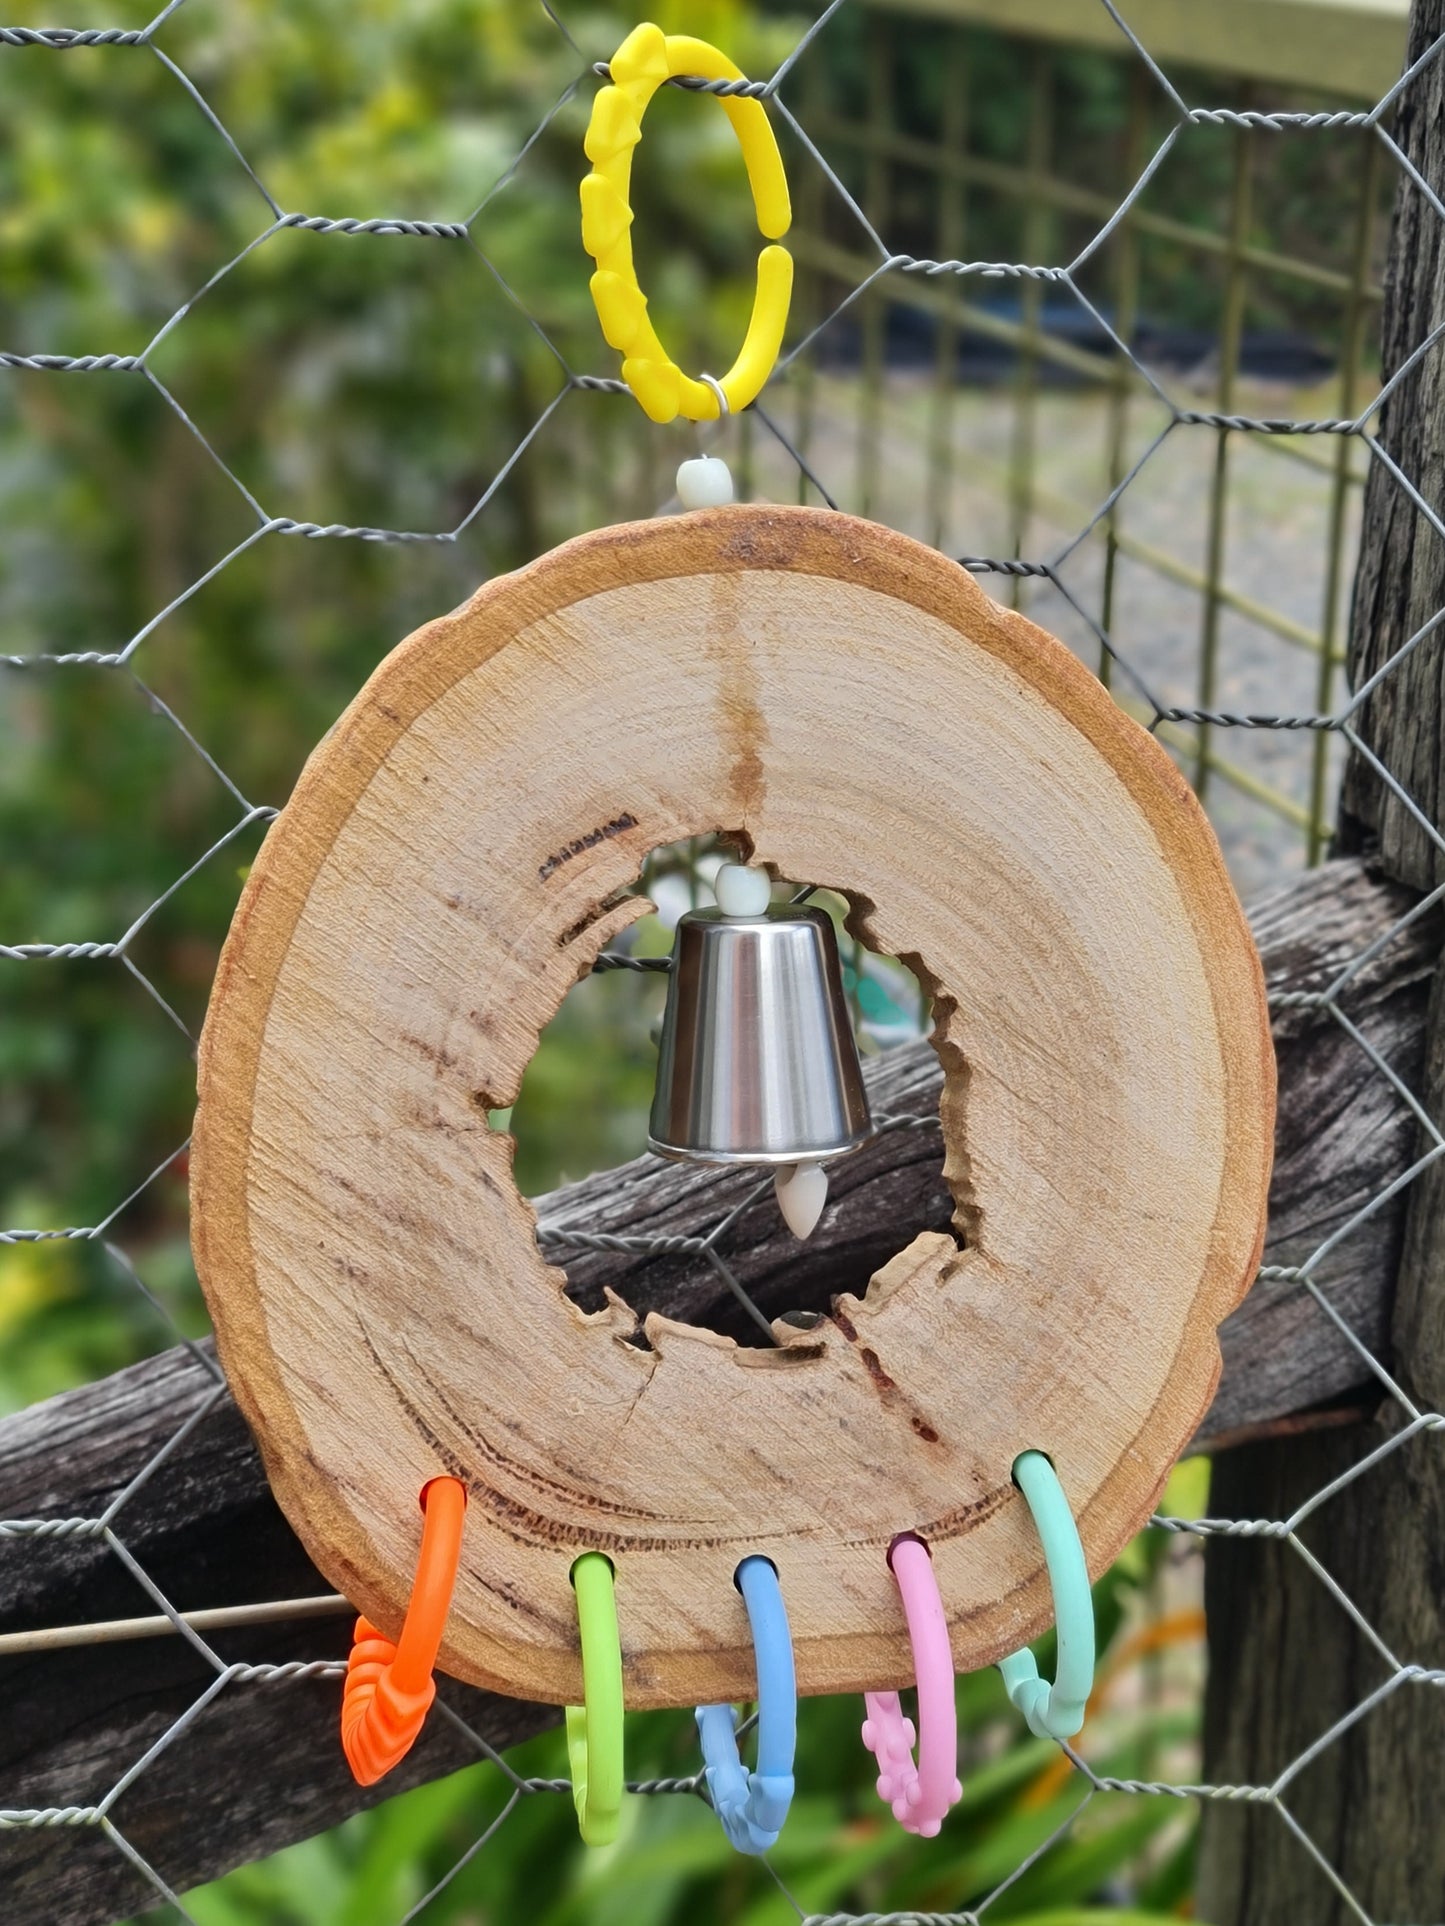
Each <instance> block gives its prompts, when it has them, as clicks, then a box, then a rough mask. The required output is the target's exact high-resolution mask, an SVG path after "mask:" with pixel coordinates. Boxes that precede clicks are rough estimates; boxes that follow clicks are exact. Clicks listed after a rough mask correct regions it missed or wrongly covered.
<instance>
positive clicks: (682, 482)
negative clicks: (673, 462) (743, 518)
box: [677, 455, 733, 508]
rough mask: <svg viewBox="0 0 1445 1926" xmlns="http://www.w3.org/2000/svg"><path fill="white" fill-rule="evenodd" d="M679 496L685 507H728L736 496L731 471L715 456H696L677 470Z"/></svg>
mask: <svg viewBox="0 0 1445 1926" xmlns="http://www.w3.org/2000/svg"><path fill="white" fill-rule="evenodd" d="M677 499H678V500H679V501H680V502H681V503H682V505H683V507H684V508H725V507H726V506H727V504H728V503H729V502H730V501H731V500H732V499H733V478H732V471H731V470H730V469H729V467H728V465H727V463H726V462H725V461H722V460H720V459H719V458H718V456H716V455H695V456H694V457H693V459H692V460H691V461H685V462H684V463H683V464H682V466H681V467H680V468H679V469H678V471H677Z"/></svg>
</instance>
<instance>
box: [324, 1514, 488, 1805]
mask: <svg viewBox="0 0 1445 1926" xmlns="http://www.w3.org/2000/svg"><path fill="white" fill-rule="evenodd" d="M421 1503H422V1527H421V1551H420V1552H419V1554H418V1556H417V1562H416V1577H415V1579H414V1580H413V1581H412V1588H411V1599H410V1602H409V1603H408V1605H407V1608H406V1619H405V1621H404V1623H403V1625H402V1628H401V1637H400V1639H398V1641H397V1642H396V1644H395V1645H393V1644H392V1642H391V1640H390V1639H389V1638H386V1637H384V1636H383V1635H382V1633H380V1632H379V1631H378V1630H377V1629H376V1627H375V1626H374V1625H373V1624H372V1623H371V1622H370V1620H368V1619H365V1618H359V1619H357V1621H356V1631H355V1633H354V1635H353V1639H352V1646H351V1656H350V1657H349V1658H348V1660H347V1661H346V1685H345V1688H344V1690H343V1692H342V1695H341V1746H342V1750H343V1751H344V1752H345V1754H346V1762H347V1764H348V1765H349V1766H350V1767H351V1771H352V1776H353V1777H354V1778H355V1780H356V1782H357V1784H358V1785H363V1786H370V1785H375V1783H376V1781H377V1780H378V1779H380V1778H382V1777H384V1776H385V1774H386V1773H388V1772H390V1771H391V1769H392V1767H393V1766H395V1765H399V1764H400V1762H401V1761H402V1760H403V1759H404V1758H405V1757H406V1755H407V1753H408V1752H410V1751H411V1748H412V1747H413V1745H415V1743H416V1740H417V1735H418V1734H419V1733H420V1731H421V1729H422V1725H423V1724H424V1722H425V1720H426V1715H427V1713H428V1712H429V1711H430V1710H431V1703H432V1700H433V1699H434V1698H435V1697H436V1691H437V1688H436V1680H435V1679H434V1678H433V1677H432V1668H433V1667H434V1666H435V1664H436V1659H437V1652H438V1650H439V1649H440V1647H441V1642H442V1633H443V1632H444V1631H445V1629H446V1622H447V1614H448V1612H450V1610H451V1606H452V1591H453V1589H454V1587H455V1585H456V1582H457V1566H458V1565H459V1563H460V1562H461V1552H462V1521H463V1520H464V1518H465V1517H466V1513H467V1491H466V1486H465V1485H464V1484H462V1482H461V1480H460V1479H458V1478H433V1479H432V1480H431V1482H430V1483H429V1484H428V1485H426V1486H425V1487H424V1488H423V1490H422V1494H421Z"/></svg>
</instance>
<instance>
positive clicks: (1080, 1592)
mask: <svg viewBox="0 0 1445 1926" xmlns="http://www.w3.org/2000/svg"><path fill="white" fill-rule="evenodd" d="M1013 1475H1014V1483H1015V1484H1016V1485H1017V1486H1018V1488H1019V1490H1020V1491H1021V1492H1022V1493H1023V1495H1024V1497H1025V1499H1026V1500H1027V1501H1028V1507H1029V1510H1030V1511H1031V1512H1032V1513H1033V1516H1034V1524H1035V1525H1036V1526H1037V1528H1038V1534H1039V1538H1040V1539H1041V1541H1042V1543H1043V1547H1044V1563H1045V1565H1046V1566H1047V1567H1048V1573H1049V1584H1050V1585H1051V1586H1052V1587H1053V1593H1054V1623H1055V1625H1056V1626H1057V1628H1058V1646H1059V1662H1058V1665H1057V1667H1056V1669H1055V1675H1054V1682H1053V1684H1052V1685H1050V1684H1049V1683H1048V1681H1047V1680H1046V1679H1041V1678H1040V1677H1039V1668H1038V1664H1037V1662H1036V1660H1035V1658H1034V1655H1033V1653H1032V1652H1031V1651H1029V1649H1028V1647H1027V1646H1025V1648H1024V1649H1023V1651H1021V1652H1014V1653H1013V1654H1011V1656H1010V1657H1008V1658H1006V1659H1000V1661H999V1668H998V1669H999V1671H1000V1672H1001V1673H1002V1674H1003V1682H1004V1687H1005V1689H1006V1691H1007V1692H1008V1695H1009V1699H1010V1702H1011V1703H1012V1704H1013V1706H1014V1709H1015V1710H1016V1711H1019V1712H1022V1713H1023V1715H1024V1718H1025V1719H1026V1720H1027V1721H1028V1727H1029V1730H1030V1732H1032V1733H1034V1734H1035V1736H1036V1737H1038V1738H1040V1739H1072V1738H1073V1736H1074V1734H1075V1733H1076V1732H1077V1731H1078V1729H1079V1727H1080V1726H1081V1725H1082V1724H1083V1723H1084V1711H1085V1708H1086V1707H1087V1705H1088V1703H1089V1694H1090V1693H1091V1692H1092V1691H1093V1689H1094V1599H1093V1594H1092V1593H1091V1592H1090V1590H1089V1570H1088V1567H1087V1565H1085V1563H1084V1548H1083V1546H1082V1545H1081V1544H1080V1543H1079V1528H1078V1526H1077V1525H1076V1524H1075V1523H1074V1514H1073V1512H1072V1511H1070V1509H1069V1501H1068V1499H1067V1498H1066V1497H1065V1496H1064V1488H1063V1486H1062V1485H1061V1484H1060V1483H1059V1475H1058V1473H1057V1472H1056V1471H1055V1470H1054V1468H1053V1466H1052V1465H1051V1464H1050V1463H1049V1461H1048V1459H1047V1458H1046V1457H1045V1456H1044V1454H1043V1452H1042V1451H1025V1452H1024V1453H1023V1454H1022V1455H1021V1456H1020V1457H1019V1458H1018V1459H1017V1460H1016V1461H1015V1463H1014V1472H1013Z"/></svg>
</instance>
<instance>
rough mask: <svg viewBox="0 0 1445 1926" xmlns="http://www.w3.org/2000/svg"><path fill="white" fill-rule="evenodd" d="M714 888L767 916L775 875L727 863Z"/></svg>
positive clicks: (729, 906)
mask: <svg viewBox="0 0 1445 1926" xmlns="http://www.w3.org/2000/svg"><path fill="white" fill-rule="evenodd" d="M683 466H684V467H687V466H688V464H687V463H686V462H684V464H683ZM713 891H714V894H715V895H716V896H717V906H718V908H719V909H720V910H721V911H722V913H723V915H724V916H766V915H767V913H768V904H769V903H771V902H772V900H773V879H772V878H771V877H770V876H769V875H768V872H767V871H766V870H765V869H753V868H752V867H751V866H750V865H749V864H747V863H724V864H723V866H722V868H721V869H720V870H719V871H718V873H717V877H716V879H715V880H714V882H713Z"/></svg>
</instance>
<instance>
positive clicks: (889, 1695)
mask: <svg viewBox="0 0 1445 1926" xmlns="http://www.w3.org/2000/svg"><path fill="white" fill-rule="evenodd" d="M888 1563H889V1565H890V1566H891V1568H892V1571H893V1576H894V1578H895V1579H897V1581H898V1589H899V1591H900V1592H901V1593H902V1595H903V1615H904V1617H905V1618H906V1619H907V1621H908V1642H909V1644H910V1645H911V1646H912V1647H913V1672H914V1677H915V1678H916V1679H917V1681H918V1732H917V1733H915V1730H914V1725H913V1721H912V1720H911V1719H906V1718H904V1716H903V1707H902V1705H901V1704H900V1703H899V1699H898V1694H897V1693H896V1692H867V1693H865V1694H864V1697H863V1704H864V1706H865V1708H866V1710H867V1714H868V1716H867V1718H866V1719H865V1720H864V1723H863V1743H864V1745H866V1746H867V1748H868V1750H869V1751H870V1752H871V1753H872V1754H873V1756H874V1758H876V1759H877V1761H878V1767H879V1771H878V1796H879V1798H880V1799H882V1800H883V1801H884V1802H885V1803H886V1804H887V1805H889V1806H890V1807H891V1808H892V1810H893V1817H894V1818H895V1819H896V1820H897V1821H898V1823H899V1825H900V1826H902V1827H903V1828H904V1830H905V1831H907V1832H916V1833H918V1834H920V1835H921V1836H922V1837H923V1838H924V1839H932V1838H933V1836H934V1834H935V1833H936V1832H937V1831H938V1829H939V1827H940V1826H941V1825H942V1824H943V1821H944V1817H945V1815H946V1814H947V1812H948V1809H949V1807H950V1806H952V1805H954V1804H956V1802H957V1801H958V1800H959V1799H961V1798H962V1797H963V1787H962V1786H961V1785H960V1784H959V1782H958V1707H957V1705H956V1704H955V1702H954V1696H953V1653H952V1652H951V1651H950V1650H949V1644H948V1620H947V1618H946V1617H945V1616H944V1611H943V1600H942V1599H941V1598H940V1597H939V1594H938V1581H937V1579H936V1578H935V1577H934V1576H933V1560H932V1559H931V1558H930V1557H929V1555H928V1547H927V1546H926V1545H925V1544H924V1542H923V1540H922V1539H921V1538H916V1537H914V1535H913V1534H912V1533H911V1532H910V1533H908V1534H906V1535H905V1536H903V1537H901V1538H895V1539H894V1541H893V1543H892V1545H891V1546H890V1547H889V1551H888ZM915 1737H917V1738H918V1763H917V1765H915V1764H914V1763H913V1741H914V1738H915Z"/></svg>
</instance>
